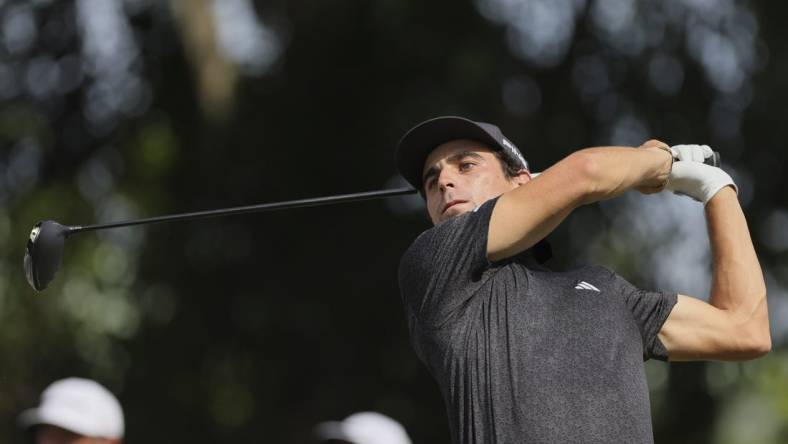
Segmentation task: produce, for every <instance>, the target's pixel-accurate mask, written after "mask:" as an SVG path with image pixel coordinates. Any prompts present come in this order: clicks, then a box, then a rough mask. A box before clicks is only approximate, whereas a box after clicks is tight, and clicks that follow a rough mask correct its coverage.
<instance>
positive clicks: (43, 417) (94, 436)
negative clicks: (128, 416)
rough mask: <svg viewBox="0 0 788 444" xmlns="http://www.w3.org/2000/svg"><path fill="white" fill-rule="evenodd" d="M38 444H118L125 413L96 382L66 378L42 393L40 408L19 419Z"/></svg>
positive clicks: (115, 400)
mask: <svg viewBox="0 0 788 444" xmlns="http://www.w3.org/2000/svg"><path fill="white" fill-rule="evenodd" d="M19 422H20V424H21V425H22V426H23V427H24V428H25V429H26V430H27V431H29V433H30V434H31V436H32V438H33V442H35V443H36V444H117V443H120V442H122V440H123V429H124V421H123V410H122V409H121V406H120V403H119V402H118V400H117V399H116V398H115V396H114V395H113V394H112V393H110V391H109V390H107V389H106V388H104V387H102V386H101V385H100V384H98V383H97V382H95V381H91V380H89V379H82V378H66V379H61V380H59V381H55V382H53V383H52V384H50V385H49V386H48V387H47V388H46V389H45V390H44V391H43V392H42V393H41V402H40V404H39V406H38V407H36V408H33V409H30V410H26V411H24V412H22V414H21V415H20V416H19Z"/></svg>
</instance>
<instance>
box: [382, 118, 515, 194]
mask: <svg viewBox="0 0 788 444" xmlns="http://www.w3.org/2000/svg"><path fill="white" fill-rule="evenodd" d="M457 139H470V140H475V141H478V142H481V143H484V144H485V145H487V146H488V147H489V148H490V149H494V150H501V149H503V147H501V146H500V142H498V140H496V139H495V138H494V137H493V136H492V135H490V134H489V133H488V132H487V131H485V130H484V128H482V127H481V126H480V125H479V124H478V123H476V122H474V121H473V120H469V119H466V118H464V117H458V116H444V117H436V118H434V119H430V120H427V121H425V122H422V123H420V124H418V125H416V126H415V127H413V128H411V129H410V130H409V131H408V132H407V133H405V135H404V136H403V137H402V139H400V141H399V143H398V144H397V168H398V169H399V172H400V174H402V176H403V177H404V178H405V180H407V181H408V182H409V183H410V184H411V185H413V186H414V187H415V188H416V189H421V187H422V173H423V171H424V161H426V160H427V156H428V155H429V154H430V152H431V151H432V150H434V149H435V148H436V147H437V146H439V145H441V144H443V143H446V142H449V141H451V140H457Z"/></svg>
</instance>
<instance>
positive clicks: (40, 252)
mask: <svg viewBox="0 0 788 444" xmlns="http://www.w3.org/2000/svg"><path fill="white" fill-rule="evenodd" d="M704 163H706V164H709V165H712V166H719V165H720V154H719V153H718V152H716V151H715V152H714V155H713V156H711V157H709V158H708V159H706V161H705V162H704ZM539 174H541V173H532V174H531V176H532V177H536V176H538V175H539ZM417 192H418V190H415V189H413V188H396V189H391V190H381V191H368V192H364V193H353V194H342V195H338V196H326V197H315V198H309V199H299V200H289V201H284V202H275V203H265V204H258V205H247V206H242V207H233V208H224V209H219V210H207V211H198V212H194V213H183V214H172V215H168V216H158V217H151V218H147V219H138V220H130V221H123V222H110V223H105V224H96V225H85V226H67V225H61V224H59V223H57V222H55V221H53V220H45V221H41V222H38V223H37V224H36V225H35V226H34V227H33V230H32V231H31V232H30V238H29V239H28V241H27V248H26V249H25V260H24V268H25V276H26V277H27V282H28V283H30V286H31V287H33V289H35V290H36V291H42V290H44V289H45V288H46V287H47V285H49V283H50V282H51V281H52V279H53V278H54V277H55V273H57V271H58V269H59V268H60V264H61V262H62V260H63V248H64V245H65V242H66V238H67V237H69V236H71V235H72V234H75V233H80V232H84V231H93V230H103V229H107V228H118V227H128V226H132V225H145V224H155V223H159V222H172V221H177V220H194V219H203V218H208V217H216V216H229V215H233V214H243V213H255V212H262V211H273V210H282V209H286V208H298V207H311V206H318V205H329V204H335V203H343V202H354V201H362V200H371V199H379V198H384V197H393V196H403V195H407V194H415V193H417Z"/></svg>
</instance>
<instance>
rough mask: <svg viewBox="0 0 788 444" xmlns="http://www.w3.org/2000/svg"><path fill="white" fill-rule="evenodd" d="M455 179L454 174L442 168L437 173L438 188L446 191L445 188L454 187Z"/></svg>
mask: <svg viewBox="0 0 788 444" xmlns="http://www.w3.org/2000/svg"><path fill="white" fill-rule="evenodd" d="M455 179H456V178H455V177H454V175H453V174H451V172H449V171H446V168H444V169H443V170H442V171H441V172H440V173H439V175H438V188H439V189H440V191H441V192H444V191H446V189H447V188H454V187H455V186H456V184H457V181H456V180H455Z"/></svg>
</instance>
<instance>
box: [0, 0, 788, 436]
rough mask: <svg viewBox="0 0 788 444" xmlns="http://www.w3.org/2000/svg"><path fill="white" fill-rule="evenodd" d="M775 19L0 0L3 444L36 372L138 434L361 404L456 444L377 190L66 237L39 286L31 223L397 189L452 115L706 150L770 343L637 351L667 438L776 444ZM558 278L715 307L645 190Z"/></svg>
mask: <svg viewBox="0 0 788 444" xmlns="http://www.w3.org/2000/svg"><path fill="white" fill-rule="evenodd" d="M787 11H788V6H786V5H785V4H784V3H783V2H755V1H736V0H717V1H714V0H682V1H667V0H664V1H649V2H646V1H642V2H638V1H635V0H475V1H456V0H452V1H449V0H436V1H429V2H422V1H415V0H375V1H362V0H337V1H331V2H316V1H294V0H291V1H284V0H271V1H256V2H253V1H251V0H170V1H153V0H124V1H121V0H109V1H108V0H75V1H53V0H0V443H11V442H18V431H17V429H16V425H15V420H16V416H17V414H18V413H19V412H20V411H21V410H23V409H25V408H28V407H31V406H33V405H35V404H36V402H37V398H38V394H39V393H40V391H41V390H42V389H43V388H44V387H45V386H46V385H47V384H49V383H50V382H51V381H53V380H55V379H57V378H61V377H66V376H74V375H75V376H85V377H90V378H94V379H96V380H98V381H99V382H101V383H102V384H105V385H106V386H107V387H109V388H110V389H112V390H113V391H114V392H115V393H117V394H118V396H119V398H120V400H121V402H122V404H123V406H124V409H125V413H126V420H127V442H130V443H134V442H146V443H179V442H282V443H290V442H293V443H296V442H309V439H310V433H311V428H312V426H313V425H314V424H316V423H317V422H319V421H322V420H328V419H340V418H343V417H345V416H346V415H348V414H350V413H352V412H355V411H359V410H377V411H380V412H382V413H385V414H388V415H390V416H392V417H394V418H396V419H397V420H399V421H401V422H402V423H403V424H404V425H405V427H406V428H407V429H408V431H409V432H410V434H411V436H412V437H413V439H414V442H416V443H436V444H437V443H448V442H449V434H448V429H447V421H446V417H445V411H444V407H443V403H442V400H441V398H440V395H439V393H438V390H437V386H436V385H435V384H434V382H433V381H432V380H431V378H430V376H429V375H428V374H427V372H426V371H425V368H424V367H423V366H422V365H421V363H420V362H419V361H418V360H417V358H416V357H415V354H414V353H413V351H412V350H411V348H410V345H409V341H408V335H407V331H406V328H405V322H404V318H403V316H402V313H403V311H402V307H401V304H400V300H399V293H398V288H397V283H396V268H397V265H398V261H399V257H400V254H401V253H402V252H403V251H404V250H405V249H406V248H407V246H408V245H409V243H410V242H411V241H412V240H413V239H414V238H415V236H416V235H418V233H419V232H421V231H422V230H424V229H426V228H427V227H428V223H427V220H426V218H425V216H424V215H423V208H422V207H421V204H420V202H419V200H418V199H407V198H400V199H392V200H390V201H385V202H384V201H378V202H368V203H358V204H349V205H339V206H333V207H324V208H311V209H299V210H291V211H286V212H278V213H268V214H258V215H246V216H235V217H228V218H220V219H211V220H207V221H199V222H188V223H175V224H164V225H158V226H156V225H154V226H148V227H137V228H125V229H117V230H108V231H103V232H97V233H91V234H83V235H80V236H78V237H76V238H74V239H72V240H70V241H69V242H68V244H67V248H66V254H65V258H64V265H63V268H62V269H61V271H60V272H59V274H58V275H57V277H56V279H55V280H54V282H53V283H52V284H51V285H50V287H49V288H48V289H47V290H46V291H44V292H42V293H35V292H34V291H33V290H32V289H30V287H29V286H28V285H27V283H26V281H25V279H24V274H23V271H22V255H23V249H24V244H25V241H26V239H27V237H28V234H29V232H30V229H31V228H32V226H33V225H34V223H35V222H36V221H38V220H42V219H54V220H57V221H59V222H61V223H64V224H69V225H84V224H90V223H94V222H106V221H113V220H120V219H130V218H137V217H146V216H152V215H158V214H168V213H175V212H183V211H194V210H200V209H211V208H222V207H229V206H235V205H245V204H251V203H257V202H269V201H278V200H286V199H294V198H303V197H312V196H323V195H331V194H340V193H348V192H356V191H366V190H375V189H381V188H384V187H391V186H396V185H401V184H402V182H401V179H398V178H397V175H396V173H395V168H394V166H393V154H394V146H395V144H396V142H397V140H398V138H399V137H400V136H401V135H402V134H403V133H404V131H405V130H407V129H408V128H409V127H410V126H412V125H413V124H415V123H417V122H419V121H421V120H423V119H426V118H428V117H432V116H436V115H441V114H460V115H466V116H468V117H471V118H474V119H477V120H486V121H490V122H495V123H497V124H498V125H499V126H500V127H501V128H502V130H503V131H504V133H506V134H507V136H508V137H509V138H511V139H512V140H514V141H515V142H516V143H518V144H519V145H520V147H521V148H522V149H523V151H524V152H525V154H526V157H527V158H528V159H529V161H530V162H531V164H532V165H533V166H534V169H535V170H537V171H538V170H542V169H544V168H547V167H548V166H549V165H551V164H552V163H554V162H556V161H558V160H559V159H561V158H562V157H564V156H566V155H568V154H569V153H570V152H572V151H574V150H577V149H580V148H583V147H586V146H592V145H598V144H628V145H633V144H634V145H637V144H640V143H641V142H643V141H644V140H646V139H648V138H659V139H661V140H664V141H666V142H668V143H671V144H677V143H682V142H683V143H708V144H710V145H712V146H713V147H714V148H715V149H716V150H718V151H720V152H721V153H722V158H723V161H724V167H725V168H726V170H728V171H729V172H731V173H732V175H733V176H734V178H735V179H736V181H737V183H738V184H739V186H740V190H741V193H740V201H741V203H742V205H743V207H744V209H745V212H746V214H747V217H748V221H749V224H750V229H751V233H752V236H753V240H754V242H755V244H756V249H757V251H758V252H759V257H760V259H761V261H762V266H763V268H764V270H765V272H766V276H767V283H768V288H769V305H770V307H769V308H770V316H771V325H772V338H773V342H774V351H773V352H772V353H771V354H769V355H768V356H767V357H765V358H762V359H759V360H756V361H753V362H747V363H740V364H738V363H682V364H666V363H661V362H649V363H647V367H646V369H647V373H648V378H649V385H650V388H651V397H652V406H653V409H652V410H653V416H654V424H655V435H656V441H657V442H658V443H719V444H728V443H750V444H758V443H785V442H788V425H786V424H788V349H786V342H787V341H788V196H787V195H786V192H785V191H786V190H787V189H788V180H786V167H788V161H787V160H786V151H785V149H784V147H783V145H784V141H785V140H786V139H787V138H788V119H786V112H785V111H784V110H783V109H782V108H781V106H782V105H781V104H782V103H786V102H788V83H786V82H785V79H786V78H788V62H786V59H785V58H783V57H782V55H783V54H785V53H786V50H787V49H788V48H786V46H788V39H786V33H785V30H784V22H785V18H786V12H787ZM550 239H551V241H552V243H553V247H554V250H555V256H556V257H555V259H554V260H553V261H552V263H551V266H552V267H553V268H556V269H563V268H568V267H572V266H576V265H579V264H581V263H597V264H602V265H607V266H610V267H612V268H614V269H616V270H617V271H618V272H619V273H620V274H622V275H624V276H626V277H627V278H628V279H629V280H630V281H632V282H634V283H636V284H638V285H639V286H641V287H644V288H661V289H665V290H672V291H681V292H683V293H687V294H692V295H696V296H698V297H705V295H706V294H707V293H708V289H709V284H710V282H709V279H710V274H709V271H710V257H709V252H708V240H707V237H706V228H705V224H704V219H703V212H702V209H701V207H700V206H699V205H698V204H696V203H694V202H692V201H690V200H689V199H686V198H682V197H678V196H674V195H672V194H668V193H663V194H661V195H657V196H641V195H636V194H635V193H628V194H627V195H625V196H623V197H621V198H619V199H616V200H612V201H608V202H603V203H601V204H598V205H591V206H587V207H584V208H582V209H580V210H579V211H577V212H575V214H574V215H572V216H571V217H570V218H569V219H568V220H567V221H566V222H565V223H564V224H563V225H562V226H561V227H560V228H559V229H558V230H557V231H556V232H555V233H553V234H552V235H551V237H550Z"/></svg>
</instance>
